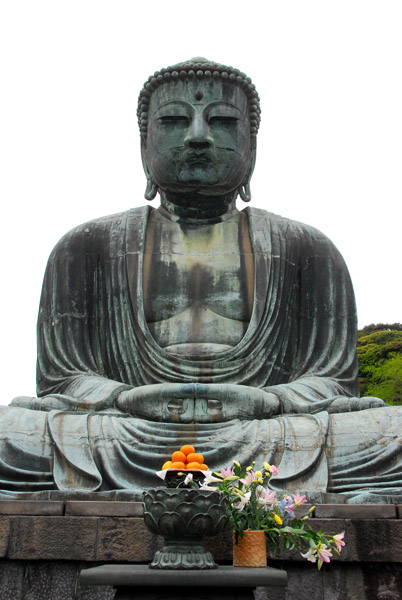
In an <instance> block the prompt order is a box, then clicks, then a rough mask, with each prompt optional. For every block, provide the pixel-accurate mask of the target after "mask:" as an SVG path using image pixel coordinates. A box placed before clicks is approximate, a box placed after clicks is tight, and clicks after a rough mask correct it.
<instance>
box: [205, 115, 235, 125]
mask: <svg viewBox="0 0 402 600" xmlns="http://www.w3.org/2000/svg"><path fill="white" fill-rule="evenodd" d="M237 121H238V119H236V117H230V116H225V115H216V116H213V117H209V120H208V123H209V124H210V125H221V126H227V125H236V123H237Z"/></svg>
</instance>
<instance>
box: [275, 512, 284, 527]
mask: <svg viewBox="0 0 402 600" xmlns="http://www.w3.org/2000/svg"><path fill="white" fill-rule="evenodd" d="M274 519H275V523H277V524H278V525H283V521H282V519H281V518H280V516H279V515H276V514H274Z"/></svg>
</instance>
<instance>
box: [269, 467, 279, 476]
mask: <svg viewBox="0 0 402 600" xmlns="http://www.w3.org/2000/svg"><path fill="white" fill-rule="evenodd" d="M269 472H270V473H271V475H278V473H279V469H278V467H275V465H271V466H270V468H269Z"/></svg>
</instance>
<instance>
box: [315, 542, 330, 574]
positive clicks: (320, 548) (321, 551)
mask: <svg viewBox="0 0 402 600" xmlns="http://www.w3.org/2000/svg"><path fill="white" fill-rule="evenodd" d="M316 550H317V555H318V568H319V569H321V567H322V564H323V563H324V562H330V560H331V558H332V552H331V549H330V548H328V546H327V545H326V544H317V548H316Z"/></svg>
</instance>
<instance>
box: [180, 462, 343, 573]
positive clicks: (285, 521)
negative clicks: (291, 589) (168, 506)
mask: <svg viewBox="0 0 402 600" xmlns="http://www.w3.org/2000/svg"><path fill="white" fill-rule="evenodd" d="M278 472H279V471H278V468H277V467H275V466H274V465H269V464H268V463H266V462H264V465H263V468H262V469H261V470H254V463H253V464H252V465H250V466H249V467H242V466H241V465H240V463H238V462H237V461H233V467H230V468H229V469H221V471H220V472H219V473H214V474H211V473H209V472H208V473H207V474H206V476H205V480H204V483H203V485H202V486H201V489H214V490H220V491H221V492H222V493H223V494H224V495H225V496H226V498H227V500H228V520H229V523H230V524H231V526H232V528H233V530H234V531H235V534H236V542H237V541H238V538H239V536H240V537H243V532H244V531H246V530H252V531H265V533H266V534H267V536H268V537H269V538H270V540H271V542H272V546H273V549H274V552H276V551H277V550H279V551H283V550H292V549H293V548H297V549H298V550H301V549H303V548H304V549H306V548H307V549H308V550H307V552H306V553H305V554H302V556H303V557H304V558H306V559H307V560H309V561H311V562H317V566H318V568H319V569H320V568H321V566H322V564H323V563H324V562H329V561H330V559H331V557H332V556H333V553H334V554H336V555H338V556H339V553H340V551H341V549H342V547H343V546H344V545H345V543H344V541H343V536H344V533H340V534H337V535H324V533H323V531H322V530H319V531H314V529H312V527H310V525H308V524H307V521H308V520H309V518H310V516H311V513H312V511H313V510H314V507H312V508H310V510H309V511H308V512H307V514H306V515H304V516H303V517H298V516H296V515H295V513H294V509H296V508H298V507H300V506H302V504H304V503H305V502H306V496H301V495H300V494H299V493H297V494H293V495H292V496H290V495H289V494H285V495H283V496H282V497H281V498H277V496H276V492H275V491H273V490H270V489H269V488H268V487H267V482H268V479H269V477H270V476H271V475H277V474H278ZM187 483H191V479H190V476H189V475H188V476H187ZM211 484H214V486H215V487H211Z"/></svg>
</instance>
